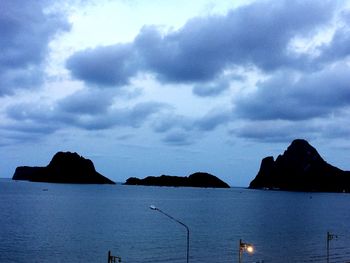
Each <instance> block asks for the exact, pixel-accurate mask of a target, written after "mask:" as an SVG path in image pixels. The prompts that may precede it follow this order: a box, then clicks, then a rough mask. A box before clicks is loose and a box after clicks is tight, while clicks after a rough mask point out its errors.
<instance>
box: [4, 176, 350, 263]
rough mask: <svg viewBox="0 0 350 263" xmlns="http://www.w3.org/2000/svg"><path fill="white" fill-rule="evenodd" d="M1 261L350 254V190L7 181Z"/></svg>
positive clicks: (281, 258)
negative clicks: (245, 245)
mask: <svg viewBox="0 0 350 263" xmlns="http://www.w3.org/2000/svg"><path fill="white" fill-rule="evenodd" d="M0 198H1V202H0V211H1V216H0V226H1V227H0V262H48V261H50V262H106V261H107V253H108V250H111V251H112V254H113V255H116V256H121V257H122V262H132V263H138V262H140V263H141V262H143V263H147V262H149V263H151V262H173V263H177V262H179V263H180V262H186V230H185V228H184V227H183V226H181V225H180V224H178V223H176V222H174V221H172V220H170V219H169V218H167V217H165V216H164V215H162V214H160V213H156V212H155V211H153V210H151V209H149V206H150V205H151V204H153V205H155V206H157V207H159V208H161V209H162V210H163V211H164V212H166V213H168V214H170V215H172V216H173V217H175V218H177V219H179V220H180V221H182V222H184V223H186V225H188V226H189V228H190V262H196V263H200V262H238V254H239V253H238V252H239V239H242V240H243V241H245V242H249V243H252V244H253V245H254V249H255V252H254V254H252V255H249V254H248V253H243V262H259V261H260V262H262V260H264V262H265V263H267V262H326V254H327V253H326V252H327V251H326V245H327V231H330V232H331V233H334V234H337V235H338V238H337V239H333V240H331V241H330V262H346V261H350V247H349V244H350V229H349V222H350V210H349V209H348V204H349V202H350V194H331V193H294V192H271V191H256V190H246V189H239V188H232V189H196V188H172V187H170V188H168V187H142V186H121V185H117V186H114V185H63V184H45V183H29V182H13V181H10V180H0Z"/></svg>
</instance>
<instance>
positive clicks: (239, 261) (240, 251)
mask: <svg viewBox="0 0 350 263" xmlns="http://www.w3.org/2000/svg"><path fill="white" fill-rule="evenodd" d="M241 262H242V239H240V240H239V249H238V263H241Z"/></svg>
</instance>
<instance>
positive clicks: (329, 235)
mask: <svg viewBox="0 0 350 263" xmlns="http://www.w3.org/2000/svg"><path fill="white" fill-rule="evenodd" d="M334 238H338V236H337V235H334V234H331V233H330V232H327V263H329V242H330V241H331V240H333V239H334Z"/></svg>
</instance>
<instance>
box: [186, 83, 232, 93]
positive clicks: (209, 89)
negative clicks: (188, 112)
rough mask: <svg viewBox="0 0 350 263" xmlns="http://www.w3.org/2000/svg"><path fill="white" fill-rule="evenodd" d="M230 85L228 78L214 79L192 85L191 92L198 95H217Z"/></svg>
mask: <svg viewBox="0 0 350 263" xmlns="http://www.w3.org/2000/svg"><path fill="white" fill-rule="evenodd" d="M229 87H230V82H229V81H228V80H219V81H214V82H213V83H203V84H198V85H196V86H194V87H193V89H192V92H193V93H194V94H195V95H197V96H199V97H212V96H218V95H220V94H221V93H222V92H224V91H225V90H227V89H228V88H229Z"/></svg>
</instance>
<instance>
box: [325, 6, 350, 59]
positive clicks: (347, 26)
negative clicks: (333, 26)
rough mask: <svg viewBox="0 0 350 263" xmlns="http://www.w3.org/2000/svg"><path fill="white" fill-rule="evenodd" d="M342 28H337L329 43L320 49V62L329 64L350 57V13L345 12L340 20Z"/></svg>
mask: <svg viewBox="0 0 350 263" xmlns="http://www.w3.org/2000/svg"><path fill="white" fill-rule="evenodd" d="M339 19H340V20H341V21H342V26H340V27H339V28H337V30H336V31H335V32H334V34H333V37H332V39H331V41H330V42H329V43H326V44H323V45H322V46H320V47H319V48H318V51H319V53H320V54H321V55H320V56H319V61H321V62H323V63H329V62H333V61H336V60H343V59H345V58H347V57H348V56H349V55H350V46H349V41H350V12H349V11H347V12H346V11H344V12H343V13H342V15H341V16H340V18H339Z"/></svg>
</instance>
